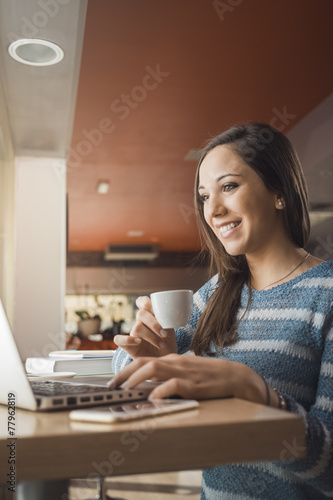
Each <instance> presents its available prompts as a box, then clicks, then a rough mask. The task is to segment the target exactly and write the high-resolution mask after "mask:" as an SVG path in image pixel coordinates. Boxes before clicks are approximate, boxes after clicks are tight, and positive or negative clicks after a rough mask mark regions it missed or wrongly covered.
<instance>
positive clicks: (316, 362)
mask: <svg viewBox="0 0 333 500" xmlns="http://www.w3.org/2000/svg"><path fill="white" fill-rule="evenodd" d="M216 281H217V279H216V277H214V278H212V280H210V281H209V282H208V283H206V284H205V285H204V286H203V287H202V288H201V289H200V290H199V291H198V292H197V293H196V294H195V296H194V307H193V313H192V316H191V319H190V322H189V324H188V325H187V327H185V328H183V329H177V330H176V336H177V343H178V352H179V353H185V352H187V351H188V350H189V349H190V344H191V338H192V335H193V333H194V331H195V328H196V325H197V322H198V320H199V318H200V316H201V314H202V312H203V310H204V309H205V307H206V303H207V300H208V298H209V297H210V295H211V294H212V293H213V291H214V289H215V286H216ZM247 299H248V288H247V286H244V288H243V291H242V296H241V306H240V310H239V312H238V314H239V317H241V316H242V314H243V312H244V310H245V308H246V304H247ZM221 307H223V306H222V305H221ZM211 349H212V351H215V352H216V354H217V356H218V357H221V354H220V351H219V349H217V350H216V349H215V348H214V346H211ZM223 357H224V358H227V359H229V360H232V361H237V362H240V363H244V364H246V365H248V366H250V367H251V368H252V369H253V370H255V371H256V372H257V373H259V374H261V375H263V376H264V377H265V378H266V380H267V381H268V383H269V384H270V385H272V386H273V387H276V388H277V389H279V391H280V392H281V393H282V394H283V395H284V396H285V398H286V399H287V400H288V404H289V408H290V411H292V412H293V413H297V414H299V415H301V416H302V417H303V418H304V421H305V425H306V430H307V456H306V457H305V458H303V459H297V448H296V450H295V452H294V454H295V455H296V460H294V461H290V460H289V461H284V462H281V461H279V462H260V463H259V462H258V463H251V464H240V465H230V466H221V467H215V468H213V469H209V470H205V471H204V472H203V489H202V499H207V500H220V499H221V500H224V499H225V500H227V499H228V500H233V499H234V500H236V499H237V500H254V499H255V500H260V499H262V500H275V499H279V500H281V499H282V500H283V499H286V500H289V499H292V500H305V499H309V500H310V499H311V500H316V499H323V498H333V262H332V261H329V262H323V263H321V264H320V265H318V266H316V267H313V268H311V269H309V270H307V271H305V272H304V273H303V274H301V275H300V276H297V277H296V278H294V279H291V280H289V281H288V282H286V283H282V284H281V285H278V286H275V287H274V288H271V289H269V290H262V291H259V290H252V300H251V305H250V309H249V311H248V312H247V313H246V315H245V316H244V317H243V318H242V320H241V321H240V324H239V328H238V335H237V341H236V343H235V344H233V345H232V346H227V347H224V349H223ZM129 361H130V358H129V356H128V355H127V354H126V353H125V352H124V351H123V350H121V349H118V351H117V354H116V356H115V358H114V368H115V371H119V370H120V369H121V368H122V367H123V366H125V364H127V363H128V362H129ZM281 453H282V455H281V458H283V457H284V456H285V455H284V453H283V448H282V450H281Z"/></svg>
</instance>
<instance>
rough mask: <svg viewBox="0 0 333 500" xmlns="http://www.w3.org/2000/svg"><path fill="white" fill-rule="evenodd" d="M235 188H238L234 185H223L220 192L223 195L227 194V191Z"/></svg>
mask: <svg viewBox="0 0 333 500" xmlns="http://www.w3.org/2000/svg"><path fill="white" fill-rule="evenodd" d="M236 187H238V184H235V183H229V184H223V186H222V191H223V192H224V193H228V192H229V191H231V190H232V189H235V188H236Z"/></svg>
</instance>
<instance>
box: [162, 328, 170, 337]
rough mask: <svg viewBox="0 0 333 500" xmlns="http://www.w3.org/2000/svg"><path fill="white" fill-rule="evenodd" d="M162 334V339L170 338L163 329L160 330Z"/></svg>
mask: <svg viewBox="0 0 333 500" xmlns="http://www.w3.org/2000/svg"><path fill="white" fill-rule="evenodd" d="M160 334H161V335H162V337H167V336H168V332H167V331H165V330H163V328H162V329H161V330H160Z"/></svg>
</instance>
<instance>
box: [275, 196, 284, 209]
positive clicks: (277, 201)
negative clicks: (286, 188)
mask: <svg viewBox="0 0 333 500" xmlns="http://www.w3.org/2000/svg"><path fill="white" fill-rule="evenodd" d="M284 207H285V202H284V199H283V197H282V196H281V195H280V194H277V195H276V198H275V208H276V209H277V210H283V209H284Z"/></svg>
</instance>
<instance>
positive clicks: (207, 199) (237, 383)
mask: <svg viewBox="0 0 333 500" xmlns="http://www.w3.org/2000/svg"><path fill="white" fill-rule="evenodd" d="M195 203H196V209H197V217H198V224H199V228H200V230H201V232H202V233H203V235H204V238H205V241H206V243H207V246H208V248H209V250H210V253H211V259H212V266H215V268H216V269H217V274H216V275H215V277H213V278H212V279H211V280H210V281H209V282H208V283H206V285H204V286H203V287H202V288H201V289H200V290H199V291H198V292H197V293H196V295H195V300H194V308H193V313H192V317H191V319H190V322H189V324H188V325H187V326H186V327H185V328H184V329H177V330H176V331H174V330H167V331H164V330H161V327H160V325H159V324H158V323H157V321H156V319H155V317H154V315H153V314H152V312H151V303H150V300H149V299H148V298H147V297H146V298H144V297H140V298H139V299H138V301H137V305H138V307H139V308H140V310H139V312H138V315H137V322H136V324H135V326H134V328H133V330H132V332H131V334H130V336H128V337H127V336H117V337H116V338H115V342H116V343H117V344H118V345H119V346H120V347H121V349H118V351H117V353H116V356H115V360H114V366H115V370H116V372H118V371H119V370H120V369H122V370H121V371H120V373H119V374H118V375H117V376H116V377H115V379H114V381H113V385H114V386H117V385H120V384H123V385H124V386H125V387H128V388H129V387H134V386H135V385H136V384H138V383H140V382H142V381H143V380H145V379H152V378H156V379H159V380H162V381H165V382H163V383H162V384H160V385H159V386H158V387H157V388H156V389H154V391H153V392H152V394H151V397H156V398H163V397H167V396H170V395H172V394H179V395H181V396H182V397H184V398H195V399H205V398H219V397H226V396H235V397H239V398H244V399H247V400H249V401H253V402H257V403H261V404H269V405H270V406H273V407H277V408H278V407H279V408H281V409H283V410H287V411H291V412H293V413H297V414H299V415H301V416H302V417H303V418H304V420H305V423H306V429H307V456H306V458H303V459H299V460H294V461H281V462H270V463H264V462H262V463H254V464H253V463H252V464H244V465H231V466H223V467H215V468H213V469H210V470H206V471H204V472H203V490H202V498H203V499H206V498H207V499H210V498H211V499H217V498H218V499H220V498H221V499H223V498H228V499H236V498H237V499H238V498H239V499H258V498H260V499H265V500H270V499H281V498H282V499H297V500H298V499H299V500H301V499H302V500H304V499H311V500H314V499H321V498H327V497H333V445H332V441H333V328H332V323H333V321H332V320H333V307H332V304H333V262H324V261H321V260H319V259H317V258H316V257H314V256H311V255H310V254H308V253H307V252H306V251H305V250H304V246H305V244H306V242H307V239H308V235H309V214H308V197H307V190H306V185H305V181H304V177H303V173H302V169H301V166H300V163H299V160H298V157H297V154H296V153H295V151H294V149H293V147H292V145H291V144H290V142H289V140H288V139H287V138H286V137H285V136H284V135H283V134H281V133H280V132H278V131H277V130H276V129H274V128H273V127H271V126H269V125H266V124H260V123H252V124H248V125H237V126H235V127H233V128H231V129H230V130H228V131H226V132H224V133H222V134H221V135H219V136H217V137H216V138H214V139H213V140H212V141H211V142H210V143H209V144H208V145H207V147H206V148H205V149H204V151H203V155H202V158H201V160H200V162H199V166H198V171H197V176H196V187H195ZM189 349H191V350H192V351H193V352H194V353H195V354H196V356H180V354H183V353H185V352H186V351H188V350H189ZM173 353H174V354H173ZM175 353H178V354H175ZM131 359H134V361H132V362H131V363H130V364H128V363H129V361H130V360H131ZM125 365H127V366H125Z"/></svg>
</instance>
